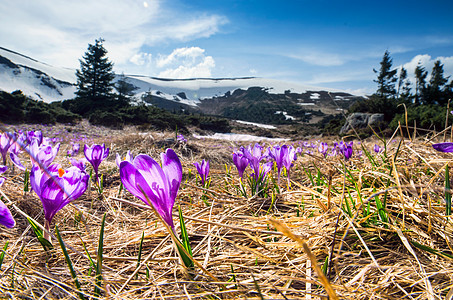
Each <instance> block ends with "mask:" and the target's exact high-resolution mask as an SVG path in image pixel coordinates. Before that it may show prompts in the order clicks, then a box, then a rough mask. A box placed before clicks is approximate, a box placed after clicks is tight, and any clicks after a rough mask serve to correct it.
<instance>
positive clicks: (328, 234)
mask: <svg viewBox="0 0 453 300" xmlns="http://www.w3.org/2000/svg"><path fill="white" fill-rule="evenodd" d="M173 137H174V133H150V134H143V133H138V132H135V131H134V130H133V129H128V131H126V132H123V133H119V132H116V133H113V132H111V133H110V135H109V136H99V137H96V138H94V139H93V142H98V143H100V142H105V143H106V144H107V145H108V146H110V147H111V154H110V156H109V158H108V159H107V160H106V161H104V162H103V163H102V164H101V170H100V172H101V173H102V174H104V176H105V189H104V193H103V194H102V195H98V193H97V191H96V190H95V189H94V188H92V189H91V191H87V192H86V194H85V195H83V196H82V197H81V198H79V199H77V200H75V201H74V202H73V203H71V204H69V205H68V206H66V207H65V208H63V209H62V210H61V211H60V212H59V213H58V214H57V215H56V216H55V218H54V221H53V224H57V225H58V227H59V230H60V233H61V235H62V238H63V241H64V242H65V243H66V246H67V248H68V251H69V254H70V257H71V260H72V262H73V264H74V267H75V270H76V272H77V276H78V280H79V282H80V283H81V286H82V291H83V293H84V294H85V296H86V298H89V297H93V290H94V281H95V279H94V273H95V271H94V270H92V271H90V269H91V267H90V262H89V260H88V258H87V254H86V253H85V250H84V247H83V245H85V246H86V248H87V250H88V252H89V254H90V256H91V257H92V258H93V259H95V258H96V251H97V248H98V240H99V231H100V225H101V220H102V217H103V215H104V214H106V225H105V234H104V250H103V255H104V261H103V265H102V276H103V281H102V293H101V296H100V298H112V299H154V298H156V299H199V298H204V299H219V298H221V299H326V298H327V295H328V293H329V294H330V298H331V299H335V297H337V298H338V299H445V297H446V295H447V293H448V292H449V291H450V290H451V289H452V286H453V259H452V258H450V257H449V256H445V255H435V254H432V253H430V252H428V251H426V250H422V249H420V248H417V247H416V246H415V245H418V244H421V245H424V246H428V247H430V248H432V249H435V250H437V251H441V252H443V253H446V254H448V255H450V256H451V255H452V254H453V251H452V249H451V247H452V244H453V238H452V237H453V236H452V232H453V222H452V221H451V218H446V216H445V203H444V175H445V171H444V169H445V164H446V163H449V162H451V156H450V155H449V154H442V153H437V152H435V150H434V149H432V147H431V146H430V143H429V142H427V141H426V139H425V138H422V137H420V138H419V139H417V140H414V141H412V142H410V141H408V140H402V141H401V143H399V141H400V139H398V140H397V141H396V142H389V143H388V148H387V156H388V159H387V160H386V161H385V160H383V158H382V156H377V155H374V153H373V154H372V156H373V158H375V159H376V164H375V165H373V163H371V162H370V160H369V159H368V158H367V157H366V156H364V155H363V156H362V157H358V156H355V157H354V158H353V159H351V160H350V161H348V162H347V163H346V168H347V169H348V170H349V172H350V175H348V174H349V173H348V172H346V175H345V172H344V170H345V169H344V167H343V165H342V162H341V160H340V159H339V158H338V157H328V158H327V159H324V158H321V157H319V156H316V155H303V156H299V158H298V160H297V161H296V162H295V166H294V167H293V169H292V171H291V189H288V187H287V186H286V181H285V180H282V184H281V186H280V193H279V194H278V195H276V201H274V202H273V203H272V201H271V198H270V197H269V198H259V197H249V198H244V197H241V196H239V195H238V194H237V192H236V188H237V186H238V184H239V181H238V178H237V172H236V170H235V168H234V166H233V164H232V160H231V153H232V150H233V148H234V147H235V146H237V145H233V144H231V143H228V142H212V141H201V140H189V142H188V144H187V145H175V144H174V143H173V141H172V140H171V138H173ZM362 144H363V145H364V146H365V147H366V148H367V149H371V147H372V146H373V145H374V142H371V141H369V142H366V141H364V142H363V143H362ZM167 147H172V148H173V149H175V151H176V152H177V153H178V155H179V157H180V159H181V162H182V164H183V172H184V174H183V183H182V185H181V188H180V190H179V194H178V197H177V203H176V206H177V205H180V206H181V208H182V211H183V213H184V216H185V219H186V227H187V230H188V234H189V238H190V240H191V245H192V249H193V254H194V259H195V260H197V262H199V263H200V264H201V265H202V266H203V267H204V269H205V270H206V271H207V272H209V273H210V274H211V275H212V277H214V278H212V277H210V276H209V275H207V272H205V271H203V270H202V269H200V268H198V267H196V268H195V269H194V270H193V271H191V272H190V274H187V273H186V272H183V270H182V268H181V266H180V265H179V261H178V256H177V254H176V253H175V250H174V247H173V245H172V242H171V239H170V238H169V235H168V232H166V230H165V228H164V227H163V226H162V224H161V223H159V222H158V221H157V218H156V216H155V215H154V214H153V213H152V211H151V210H150V209H146V208H141V207H140V205H143V203H142V202H141V201H139V200H138V199H136V198H134V197H133V196H132V195H131V194H130V193H128V192H127V191H126V192H125V191H123V192H121V193H120V194H119V183H120V180H119V172H118V170H117V167H116V164H115V154H116V153H120V154H122V155H124V154H125V152H126V151H127V150H132V152H133V154H138V153H146V154H149V155H150V156H152V157H154V158H155V159H156V160H158V159H159V154H160V153H161V152H162V151H163V150H164V149H165V148H167ZM63 149H65V147H64V146H63V147H62V150H60V153H64V152H62V151H64V150H63ZM359 149H360V146H357V143H356V144H355V151H357V150H359ZM79 157H81V156H80V155H79ZM201 159H208V160H210V162H211V174H210V175H211V178H212V183H211V188H210V190H209V191H207V193H206V194H207V195H208V198H209V200H208V201H209V203H210V206H207V205H206V204H205V203H204V202H203V201H202V200H201V197H202V195H204V192H205V191H203V189H201V188H200V187H199V184H198V183H197V181H196V179H195V176H194V174H195V170H194V167H193V165H192V164H193V162H195V161H200V160H201ZM57 160H59V161H62V162H63V161H64V163H65V164H67V162H66V161H65V160H64V158H62V157H59V158H57ZM225 165H227V166H228V167H232V168H231V172H230V173H228V172H227V170H226V169H225ZM304 168H305V170H304ZM318 169H319V171H320V175H318V171H317V170H318ZM310 173H311V174H312V175H313V176H314V180H313V182H312V180H311V179H310V177H309V176H308V175H307V174H310ZM274 175H275V174H274ZM4 176H5V177H6V178H7V181H6V182H5V184H4V185H3V187H2V193H3V201H4V202H5V203H6V204H7V205H8V206H9V207H10V208H11V211H12V213H13V215H14V216H15V219H16V222H17V225H16V226H15V227H14V228H12V229H6V228H5V227H1V232H0V247H3V245H5V243H6V242H7V241H9V246H8V248H7V250H6V255H5V259H4V262H3V265H2V268H1V270H0V298H2V299H3V298H6V299H8V298H11V299H18V298H25V299H55V298H59V299H72V298H78V297H79V296H78V293H77V292H78V291H77V289H76V288H75V285H74V283H73V280H72V278H71V276H70V273H69V269H68V266H67V264H66V262H65V258H64V255H63V253H62V251H61V248H60V247H59V245H58V242H57V241H56V240H55V238H54V239H53V244H54V246H55V248H54V250H53V251H49V252H45V251H43V249H42V247H41V245H40V244H39V242H38V241H37V239H36V237H35V236H34V234H33V232H32V230H31V228H30V226H29V225H28V222H27V221H26V219H25V217H24V216H23V213H25V214H27V215H29V216H31V217H32V218H34V219H35V220H36V221H37V222H39V223H41V224H42V223H43V215H42V206H41V203H40V201H39V199H38V198H37V197H36V195H35V194H34V193H24V192H23V174H21V173H19V172H17V171H16V172H7V173H5V174H4ZM316 178H320V180H316ZM321 179H322V180H321ZM323 182H324V183H323ZM313 183H314V184H313ZM375 195H377V196H376V197H378V199H380V200H381V201H383V199H384V197H385V195H387V196H386V197H387V198H386V199H387V200H386V201H387V207H386V211H387V216H388V223H383V222H382V221H381V220H380V219H379V215H378V213H377V209H376V202H375V201H376V197H375ZM346 201H352V202H355V205H353V204H351V205H350V206H351V207H350V211H351V213H348V211H347V209H346V206H345V203H346ZM127 202H132V203H135V204H137V206H134V205H131V204H128V203H127ZM352 202H348V203H352ZM342 207H343V208H344V209H341V208H342ZM176 211H177V210H176V208H175V210H174V212H175V214H174V220H175V223H177V222H176V220H177V219H178V216H177V213H176ZM368 211H369V213H368ZM367 215H369V216H368V217H367ZM176 231H177V232H179V228H178V227H177V229H176ZM142 234H144V241H143V254H142V257H141V262H140V263H141V264H140V270H139V272H138V273H137V276H134V271H135V270H136V268H137V257H138V251H139V245H140V240H141V236H142ZM414 242H416V243H418V244H416V243H414ZM325 262H327V263H326V266H327V268H325V269H324V272H325V273H326V275H325V279H323V276H324V275H323V274H324V273H323V271H321V268H323V265H324V263H325ZM89 274H91V275H89ZM233 278H234V279H233ZM332 293H333V294H332Z"/></svg>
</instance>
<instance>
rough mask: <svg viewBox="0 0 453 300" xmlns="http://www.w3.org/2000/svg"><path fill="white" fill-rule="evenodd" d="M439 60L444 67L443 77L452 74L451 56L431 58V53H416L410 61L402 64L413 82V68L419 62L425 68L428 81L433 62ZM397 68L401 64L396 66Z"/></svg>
mask: <svg viewBox="0 0 453 300" xmlns="http://www.w3.org/2000/svg"><path fill="white" fill-rule="evenodd" d="M437 60H440V62H441V64H443V69H444V77H448V76H452V75H453V56H448V57H445V56H438V57H436V58H432V57H431V55H428V54H420V55H416V56H415V57H413V58H412V59H411V61H409V62H407V63H405V64H403V65H402V66H403V67H404V68H405V69H406V70H407V73H408V78H409V80H410V81H411V82H412V83H415V74H414V72H415V68H416V67H417V65H418V64H419V63H420V64H421V65H422V66H423V67H424V68H425V70H426V71H427V72H428V77H427V81H429V78H430V75H431V71H432V69H433V66H434V62H435V61H437ZM397 68H398V69H400V68H401V66H398V67H397Z"/></svg>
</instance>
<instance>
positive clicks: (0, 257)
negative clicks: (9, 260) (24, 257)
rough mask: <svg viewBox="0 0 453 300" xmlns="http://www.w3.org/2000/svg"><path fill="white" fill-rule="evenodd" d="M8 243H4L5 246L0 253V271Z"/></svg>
mask: <svg viewBox="0 0 453 300" xmlns="http://www.w3.org/2000/svg"><path fill="white" fill-rule="evenodd" d="M8 245H9V242H6V244H5V246H4V247H3V251H2V253H0V270H1V269H2V264H3V259H4V258H5V252H6V249H8Z"/></svg>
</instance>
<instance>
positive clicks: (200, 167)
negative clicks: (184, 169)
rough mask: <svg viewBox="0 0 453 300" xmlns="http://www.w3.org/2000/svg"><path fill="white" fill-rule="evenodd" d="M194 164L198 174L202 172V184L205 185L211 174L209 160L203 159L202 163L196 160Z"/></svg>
mask: <svg viewBox="0 0 453 300" xmlns="http://www.w3.org/2000/svg"><path fill="white" fill-rule="evenodd" d="M193 165H194V166H195V167H196V168H197V171H198V174H200V178H201V185H202V186H205V182H206V180H207V178H208V175H209V161H208V160H204V159H203V161H202V162H201V163H199V162H195V163H194V164H193Z"/></svg>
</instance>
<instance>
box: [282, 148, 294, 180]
mask: <svg viewBox="0 0 453 300" xmlns="http://www.w3.org/2000/svg"><path fill="white" fill-rule="evenodd" d="M296 159H297V152H296V149H294V147H293V146H289V147H288V151H287V152H286V155H285V157H284V159H283V166H284V167H285V169H286V173H287V176H288V181H289V170H290V169H291V167H292V166H293V165H294V164H293V161H295V160H296Z"/></svg>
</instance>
